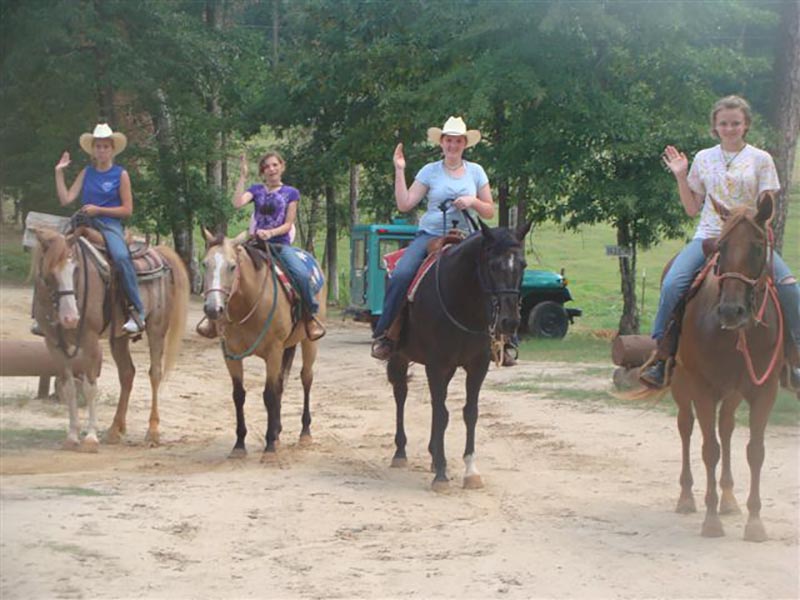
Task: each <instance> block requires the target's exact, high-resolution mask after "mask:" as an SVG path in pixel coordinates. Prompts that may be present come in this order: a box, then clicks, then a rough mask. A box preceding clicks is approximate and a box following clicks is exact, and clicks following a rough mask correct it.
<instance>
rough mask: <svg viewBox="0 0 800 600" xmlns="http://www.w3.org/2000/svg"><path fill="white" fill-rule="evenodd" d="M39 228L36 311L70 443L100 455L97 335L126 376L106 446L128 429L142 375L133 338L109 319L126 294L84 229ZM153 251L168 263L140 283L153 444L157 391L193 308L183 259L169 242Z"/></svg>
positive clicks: (150, 440) (153, 441)
mask: <svg viewBox="0 0 800 600" xmlns="http://www.w3.org/2000/svg"><path fill="white" fill-rule="evenodd" d="M34 233H35V234H36V238H37V240H38V242H39V245H38V247H37V251H36V252H35V254H34V257H33V264H32V273H33V275H34V277H35V283H34V285H35V295H34V298H35V301H34V316H35V317H36V320H37V322H38V323H39V325H40V327H41V328H42V330H43V332H44V334H45V343H46V345H47V349H48V350H49V352H50V355H51V356H52V357H53V359H54V360H55V361H56V363H57V364H58V365H59V371H60V375H59V378H60V380H61V385H60V386H59V387H58V389H59V392H58V393H59V396H60V399H61V400H62V401H64V402H65V403H66V404H67V406H68V407H69V431H68V433H67V439H66V441H65V443H64V446H65V447H66V448H68V449H79V450H82V451H87V452H96V451H97V449H98V445H99V442H98V438H97V415H96V396H97V377H98V375H99V373H100V364H101V360H102V358H101V351H100V343H99V340H100V337H101V336H102V335H103V334H109V337H110V340H109V341H110V345H111V353H112V355H113V357H114V361H115V362H116V364H117V370H118V372H119V381H120V394H119V400H118V402H117V410H116V414H115V415H114V421H113V422H112V424H111V427H109V429H108V431H107V432H106V438H105V439H106V442H108V443H111V444H113V443H118V442H119V441H120V436H121V435H123V434H124V433H125V430H126V424H125V419H126V415H127V411H128V400H129V398H130V394H131V388H132V386H133V378H134V375H135V374H136V368H135V367H134V365H133V361H132V360H131V354H130V347H129V345H130V340H129V338H128V336H127V335H122V336H118V335H117V336H115V334H119V332H120V327H119V323H116V322H115V323H110V320H113V318H114V316H115V315H116V316H117V317H119V316H120V315H121V311H120V310H119V306H121V303H122V299H121V298H120V295H121V294H122V291H121V288H120V287H118V286H112V288H109V284H108V283H107V277H108V274H107V272H106V269H107V267H108V265H107V263H106V262H105V259H104V258H103V257H102V256H101V255H99V254H98V253H97V251H96V250H93V249H92V248H91V247H90V243H89V242H88V241H87V240H86V239H85V238H83V237H81V236H80V235H79V234H76V233H71V234H69V235H67V236H64V235H62V234H61V233H58V232H56V231H51V230H47V229H38V230H35V231H34ZM155 251H156V252H157V253H158V254H159V255H160V257H161V258H162V259H163V261H164V268H163V269H161V270H160V271H159V272H155V273H153V274H152V275H151V277H150V278H149V279H148V280H147V281H141V282H140V283H139V289H140V292H141V296H142V301H143V302H144V307H145V312H146V314H147V319H146V327H145V332H146V334H147V341H148V346H149V350H150V389H151V404H150V419H149V426H148V429H147V434H146V436H145V441H147V442H148V443H149V444H150V445H151V446H155V445H157V444H158V443H159V432H158V424H159V416H158V389H159V386H160V385H161V380H162V378H163V376H164V375H165V374H166V373H167V372H168V371H169V370H170V369H171V368H172V366H173V365H174V364H175V359H176V357H177V355H178V350H179V349H180V344H181V339H182V337H183V331H184V327H185V324H186V314H187V308H188V305H189V278H188V276H187V274H186V268H185V267H184V265H183V261H182V260H181V259H180V257H179V256H178V255H177V254H176V253H175V252H174V251H173V250H172V249H171V248H168V247H166V246H158V247H156V248H155ZM111 289H113V292H112V291H111ZM120 323H121V320H120ZM82 359H83V362H84V363H85V364H88V365H90V366H89V367H88V368H87V369H85V370H84V372H83V373H84V375H83V380H82V387H83V393H84V397H85V399H86V404H87V408H88V411H89V419H88V427H87V432H86V436H85V437H84V438H83V440H80V428H79V424H78V411H77V403H76V398H75V382H74V379H73V367H74V365H76V364H78V363H80V362H82Z"/></svg>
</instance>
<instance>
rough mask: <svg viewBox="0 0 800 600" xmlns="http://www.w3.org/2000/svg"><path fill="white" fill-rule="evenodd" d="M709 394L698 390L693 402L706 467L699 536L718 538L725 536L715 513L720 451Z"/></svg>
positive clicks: (714, 407)
mask: <svg viewBox="0 0 800 600" xmlns="http://www.w3.org/2000/svg"><path fill="white" fill-rule="evenodd" d="M696 389H698V388H696ZM709 392H710V390H707V389H704V388H699V389H698V394H697V396H696V397H695V402H694V405H695V410H696V411H697V420H698V421H699V423H700V429H701V431H702V432H703V463H705V466H706V516H705V520H704V521H703V527H702V529H701V535H703V537H720V536H723V535H725V532H724V531H723V529H722V521H720V519H719V514H718V512H717V506H718V505H719V497H718V496H717V475H716V470H717V463H718V462H719V454H720V450H719V442H718V441H717V432H716V402H715V398H714V395H712V394H711V393H709Z"/></svg>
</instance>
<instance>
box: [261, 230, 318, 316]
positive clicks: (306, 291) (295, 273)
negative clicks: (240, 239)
mask: <svg viewBox="0 0 800 600" xmlns="http://www.w3.org/2000/svg"><path fill="white" fill-rule="evenodd" d="M270 245H271V246H272V248H273V249H274V250H276V251H277V252H278V253H279V254H280V257H281V262H282V263H283V265H284V266H285V267H286V270H287V271H289V277H291V279H292V283H294V285H295V286H297V288H298V289H299V290H300V297H301V298H302V300H303V305H304V306H306V307H307V308H308V309H309V311H310V312H311V314H312V315H315V314H317V312H319V302H317V299H316V298H315V297H314V294H313V292H312V291H311V281H310V279H309V278H308V269H307V268H306V265H305V263H304V262H303V261H302V260H301V258H300V257H299V256H297V254H296V253H295V252H291V251H290V250H291V249H292V246H290V245H289V244H270Z"/></svg>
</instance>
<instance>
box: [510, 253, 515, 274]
mask: <svg viewBox="0 0 800 600" xmlns="http://www.w3.org/2000/svg"><path fill="white" fill-rule="evenodd" d="M516 258H517V257H516V256H515V255H514V254H509V255H508V270H509V271H511V272H513V271H514V263H515V262H516Z"/></svg>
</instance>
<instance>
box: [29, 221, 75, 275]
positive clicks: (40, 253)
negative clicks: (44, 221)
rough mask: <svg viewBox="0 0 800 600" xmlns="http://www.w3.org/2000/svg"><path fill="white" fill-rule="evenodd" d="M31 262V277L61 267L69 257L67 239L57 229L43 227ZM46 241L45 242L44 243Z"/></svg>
mask: <svg viewBox="0 0 800 600" xmlns="http://www.w3.org/2000/svg"><path fill="white" fill-rule="evenodd" d="M39 236H40V238H41V240H40V241H39V243H38V244H37V245H36V249H35V251H34V254H33V260H32V262H31V272H30V275H31V277H37V276H38V275H40V274H42V273H45V274H48V273H52V272H54V271H56V270H58V269H60V268H61V266H62V265H63V264H64V263H65V262H66V261H67V258H68V257H69V244H68V243H67V239H66V238H65V237H64V236H63V235H61V234H60V233H58V232H56V231H51V230H48V229H43V230H41V231H40V232H39ZM43 242H44V243H43Z"/></svg>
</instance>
